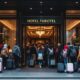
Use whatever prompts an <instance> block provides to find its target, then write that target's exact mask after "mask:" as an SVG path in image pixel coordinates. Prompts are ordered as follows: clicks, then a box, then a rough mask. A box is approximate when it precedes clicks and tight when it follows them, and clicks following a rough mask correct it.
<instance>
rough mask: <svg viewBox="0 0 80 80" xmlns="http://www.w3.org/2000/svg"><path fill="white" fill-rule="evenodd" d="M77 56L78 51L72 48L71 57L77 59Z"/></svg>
mask: <svg viewBox="0 0 80 80" xmlns="http://www.w3.org/2000/svg"><path fill="white" fill-rule="evenodd" d="M75 56H76V49H75V48H72V49H70V57H75Z"/></svg>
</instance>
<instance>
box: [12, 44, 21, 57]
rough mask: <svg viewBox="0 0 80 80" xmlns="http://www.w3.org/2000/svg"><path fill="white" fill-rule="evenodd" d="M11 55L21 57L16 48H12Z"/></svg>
mask: <svg viewBox="0 0 80 80" xmlns="http://www.w3.org/2000/svg"><path fill="white" fill-rule="evenodd" d="M12 53H13V54H15V55H17V56H19V57H20V56H21V55H20V53H21V52H20V49H19V47H18V46H14V48H13V49H12Z"/></svg>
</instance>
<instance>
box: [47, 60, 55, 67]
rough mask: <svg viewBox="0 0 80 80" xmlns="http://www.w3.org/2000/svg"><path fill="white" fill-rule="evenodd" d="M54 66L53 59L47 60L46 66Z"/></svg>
mask: <svg viewBox="0 0 80 80" xmlns="http://www.w3.org/2000/svg"><path fill="white" fill-rule="evenodd" d="M55 65H56V62H55V59H48V66H49V67H52V66H55Z"/></svg>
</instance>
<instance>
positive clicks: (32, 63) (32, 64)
mask: <svg viewBox="0 0 80 80" xmlns="http://www.w3.org/2000/svg"><path fill="white" fill-rule="evenodd" d="M29 66H30V67H34V60H33V59H30V60H29Z"/></svg>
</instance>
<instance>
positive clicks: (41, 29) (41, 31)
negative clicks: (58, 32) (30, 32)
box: [36, 26, 45, 38]
mask: <svg viewBox="0 0 80 80" xmlns="http://www.w3.org/2000/svg"><path fill="white" fill-rule="evenodd" d="M36 34H37V35H38V36H39V38H41V37H42V35H43V34H45V29H44V28H42V27H41V26H40V28H38V30H36Z"/></svg>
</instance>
